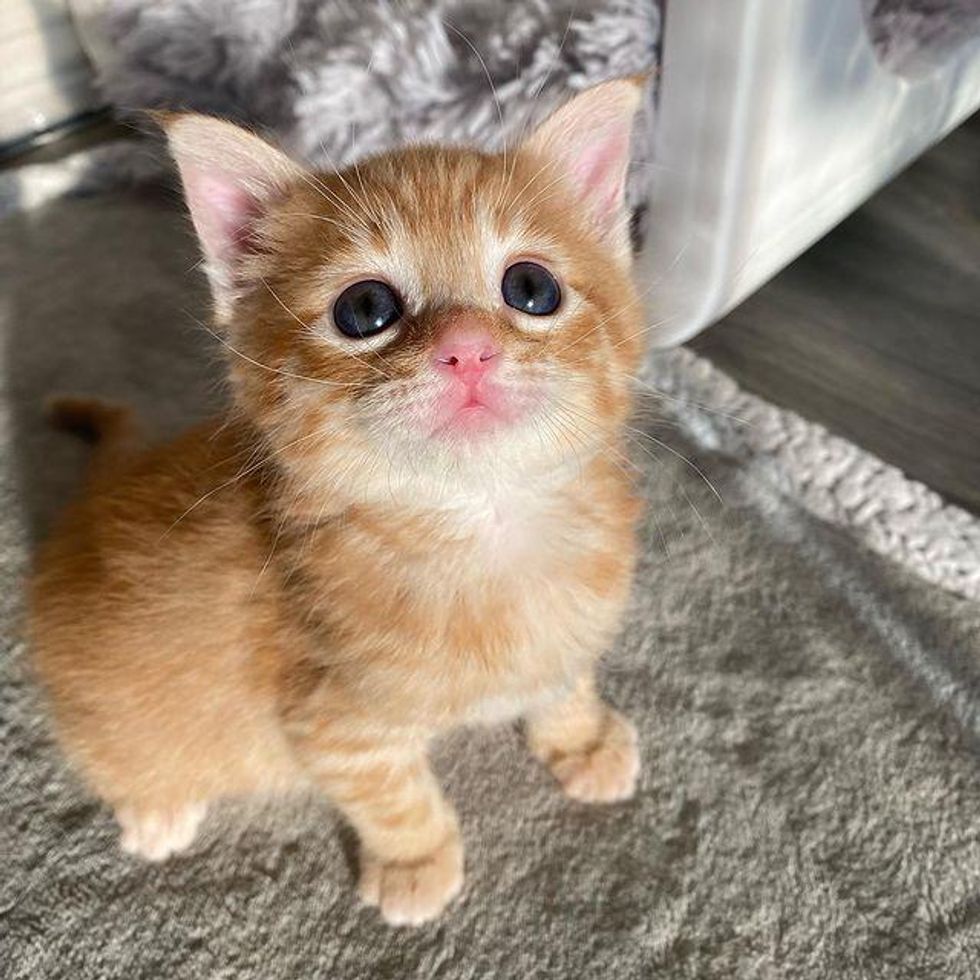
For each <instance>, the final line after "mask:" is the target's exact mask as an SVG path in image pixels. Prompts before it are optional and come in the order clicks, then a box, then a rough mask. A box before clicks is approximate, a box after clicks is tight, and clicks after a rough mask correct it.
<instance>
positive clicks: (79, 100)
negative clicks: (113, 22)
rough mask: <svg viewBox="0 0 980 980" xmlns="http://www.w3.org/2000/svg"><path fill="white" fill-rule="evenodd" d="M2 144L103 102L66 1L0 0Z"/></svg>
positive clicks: (0, 120)
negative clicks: (0, 9)
mask: <svg viewBox="0 0 980 980" xmlns="http://www.w3.org/2000/svg"><path fill="white" fill-rule="evenodd" d="M0 6H2V13H0V144H4V143H12V142H15V141H17V140H20V139H25V138H27V137H30V136H31V135H33V134H34V133H39V132H43V131H44V130H48V129H52V128H53V127H55V126H57V125H59V124H60V123H64V122H67V121H68V120H70V119H73V118H74V117H76V116H78V115H80V114H81V113H83V112H85V111H86V110H89V109H94V108H95V107H97V106H98V105H100V104H101V101H102V100H101V98H100V96H99V94H98V92H97V91H96V88H95V80H94V76H93V72H92V67H91V65H90V64H89V61H88V58H87V57H86V56H85V53H84V52H83V51H82V48H81V45H80V44H79V41H78V35H77V34H76V32H75V27H74V24H73V23H72V20H71V16H70V14H69V12H68V8H67V5H66V2H65V0H0Z"/></svg>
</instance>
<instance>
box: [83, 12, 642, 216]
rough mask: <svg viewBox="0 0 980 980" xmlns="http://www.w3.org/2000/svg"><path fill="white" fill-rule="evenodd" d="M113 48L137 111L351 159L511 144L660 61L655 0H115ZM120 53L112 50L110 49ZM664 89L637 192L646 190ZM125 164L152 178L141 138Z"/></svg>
mask: <svg viewBox="0 0 980 980" xmlns="http://www.w3.org/2000/svg"><path fill="white" fill-rule="evenodd" d="M98 30H99V32H100V33H101V35H103V37H102V39H101V41H100V43H99V44H98V46H97V50H98V51H99V52H100V55H99V65H98V67H99V74H100V78H101V82H102V87H103V89H104V91H105V93H106V95H107V96H108V98H109V99H110V101H111V102H112V104H113V105H114V106H116V107H118V108H119V109H120V110H121V111H122V112H123V113H126V114H128V113H131V110H133V109H145V108H170V109H178V108H179V109H194V110H197V111H200V112H208V113H213V114H217V115H222V116H226V117H229V118H232V119H236V120H238V121H241V122H244V123H247V124H249V125H251V126H255V127H258V128H259V129H261V130H264V131H266V132H268V133H269V134H271V135H272V136H274V137H275V138H276V139H277V140H278V141H279V142H280V143H281V144H282V145H283V146H284V147H285V148H287V149H288V150H290V152H292V153H293V154H295V155H296V156H297V157H299V158H301V159H304V160H307V161H309V162H311V163H313V164H315V165H318V166H321V167H325V168H331V167H334V166H341V165H344V164H346V163H349V162H351V161H352V160H354V159H357V158H359V157H362V156H364V155H366V154H370V153H375V152H379V151H381V150H385V149H389V148H391V147H393V146H398V145H404V144H405V143H409V142H418V141H427V142H448V143H456V142H465V143H468V144H471V145H477V146H481V147H485V148H487V149H499V148H500V147H501V146H502V145H503V144H504V143H505V142H506V143H507V144H508V145H510V144H513V143H514V142H515V141H517V140H519V139H520V137H521V135H522V134H523V133H525V132H526V131H527V130H528V127H530V126H532V125H534V124H535V123H536V122H537V121H539V120H540V119H541V118H543V117H544V116H545V115H547V114H548V113H549V112H550V111H552V110H553V109H554V108H556V107H557V106H558V105H559V104H561V103H562V102H563V101H565V100H566V99H567V98H568V96H569V94H570V93H572V92H575V91H578V90H581V89H584V88H587V87H589V86H590V85H594V84H596V83H597V82H599V81H602V80H604V79H607V78H615V77H622V76H627V75H635V74H638V73H640V72H644V71H649V70H650V69H651V68H652V67H653V66H654V64H655V63H656V50H657V44H658V41H659V38H660V8H659V5H658V4H657V3H656V2H655V0H511V2H507V3H499V2H498V3H487V2H486V0H399V2H392V0H363V2H357V3H354V2H351V0H250V2H249V3H241V2H238V0H171V2H168V3H156V2H150V0H112V2H109V3H108V4H107V5H106V9H105V13H104V16H103V18H102V19H101V21H100V23H99V25H98ZM101 52H104V53H101ZM652 110H653V86H652V85H651V87H650V98H649V99H648V101H647V105H646V107H645V111H644V113H643V114H642V118H641V120H640V124H639V127H638V131H637V135H636V143H635V147H636V150H635V154H634V155H635V159H636V166H634V168H633V170H632V172H631V174H630V178H629V185H628V188H627V195H628V200H629V202H630V205H631V207H632V208H633V210H634V211H636V210H637V209H638V208H639V207H640V205H641V204H642V203H643V202H644V201H645V200H646V198H647V196H648V189H649V177H650V174H651V170H650V167H649V166H648V165H647V161H648V159H649V153H650V142H651V139H652ZM110 156H111V161H110V160H109V159H107V160H106V161H105V162H106V163H109V162H111V164H112V168H113V170H114V171H116V172H121V171H122V172H126V173H128V174H130V175H135V176H137V177H142V176H144V175H145V172H146V167H145V160H144V159H142V158H140V157H139V156H136V157H135V158H134V155H133V153H132V152H131V150H129V149H128V148H120V149H118V150H115V151H113V152H112V153H111V154H107V157H110Z"/></svg>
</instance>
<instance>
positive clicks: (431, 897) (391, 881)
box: [360, 836, 463, 926]
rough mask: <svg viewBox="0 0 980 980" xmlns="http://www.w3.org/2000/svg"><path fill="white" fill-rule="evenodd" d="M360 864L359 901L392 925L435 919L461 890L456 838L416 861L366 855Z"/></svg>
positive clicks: (459, 849) (460, 854)
mask: <svg viewBox="0 0 980 980" xmlns="http://www.w3.org/2000/svg"><path fill="white" fill-rule="evenodd" d="M362 861H363V866H362V868H361V884H360V891H361V898H362V899H364V901H365V902H367V904H368V905H374V906H377V907H378V909H379V910H380V912H381V915H382V916H383V917H384V919H385V921H386V922H388V923H389V924H390V925H393V926H417V925H421V923H423V922H428V921H429V920H430V919H434V918H435V917H436V916H437V915H439V913H440V912H441V911H442V910H443V909H444V908H445V907H446V906H447V905H448V904H449V902H451V901H452V900H453V899H454V898H455V897H456V896H457V895H458V894H459V891H460V889H461V888H462V887H463V846H462V844H461V843H460V841H459V838H458V837H455V836H454V837H452V838H451V839H450V840H448V841H447V842H446V843H445V844H443V845H441V846H440V847H439V848H438V849H437V850H435V851H433V852H432V853H431V854H429V855H427V856H426V857H424V858H421V859H420V860H418V861H411V862H405V863H401V862H397V861H390V862H384V861H380V860H378V859H376V858H372V857H371V856H370V855H367V854H365V855H364V856H363V857H362Z"/></svg>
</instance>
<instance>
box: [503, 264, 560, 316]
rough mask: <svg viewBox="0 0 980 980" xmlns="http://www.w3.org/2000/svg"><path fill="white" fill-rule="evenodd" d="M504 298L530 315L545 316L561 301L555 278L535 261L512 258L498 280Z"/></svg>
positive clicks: (509, 304) (512, 305) (511, 305)
mask: <svg viewBox="0 0 980 980" xmlns="http://www.w3.org/2000/svg"><path fill="white" fill-rule="evenodd" d="M500 291H501V292H502V293H503V296H504V302H505V303H506V304H507V305H508V306H510V307H513V308H514V309H515V310H520V311H521V313H529V314H530V315H531V316H547V315H548V314H549V313H554V312H555V310H557V309H558V307H559V305H560V304H561V287H560V286H559V285H558V280H557V279H556V278H555V277H554V276H553V275H552V274H551V273H550V272H549V271H548V270H547V269H546V268H545V267H544V266H543V265H538V264H537V262H515V263H514V264H513V265H512V266H511V267H510V268H509V269H508V270H507V271H506V272H505V273H504V278H503V281H502V282H501V283H500Z"/></svg>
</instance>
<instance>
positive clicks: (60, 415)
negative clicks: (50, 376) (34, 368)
mask: <svg viewBox="0 0 980 980" xmlns="http://www.w3.org/2000/svg"><path fill="white" fill-rule="evenodd" d="M47 417H48V421H49V422H50V423H51V424H52V425H53V426H54V427H55V428H56V429H62V430H63V431H65V432H70V433H71V434H72V435H75V436H78V437H79V438H80V439H83V440H84V441H85V442H87V443H89V444H90V445H92V446H95V447H96V450H97V451H96V456H95V459H96V460H97V461H98V462H99V463H100V464H101V463H104V462H107V461H108V460H110V459H118V458H119V457H120V456H124V455H127V454H128V453H129V452H130V451H131V450H134V449H136V448H137V447H138V446H139V442H140V440H139V431H138V427H137V425H136V417H135V413H134V412H133V410H132V409H131V408H128V407H126V406H125V405H118V404H116V403H115V402H108V401H103V400H102V399H100V398H76V397H74V396H70V395H69V396H61V395H59V396H57V397H55V398H52V399H51V400H50V401H49V402H48V404H47Z"/></svg>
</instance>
